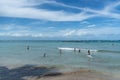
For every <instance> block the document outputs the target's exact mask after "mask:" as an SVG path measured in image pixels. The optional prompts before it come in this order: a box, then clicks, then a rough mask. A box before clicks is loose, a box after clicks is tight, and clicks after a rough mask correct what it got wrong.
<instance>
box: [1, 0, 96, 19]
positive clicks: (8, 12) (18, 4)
mask: <svg viewBox="0 0 120 80" xmlns="http://www.w3.org/2000/svg"><path fill="white" fill-rule="evenodd" d="M44 3H49V4H60V5H61V6H63V5H64V6H65V7H67V6H69V5H65V4H62V3H57V2H55V1H48V0H45V1H43V0H35V1H34V0H30V1H28V0H4V1H0V16H6V17H20V18H32V19H40V20H49V21H82V20H85V19H88V18H91V17H94V16H95V15H92V14H87V13H86V12H84V11H83V12H82V13H76V14H75V13H68V12H65V11H50V10H45V9H41V8H39V9H37V8H35V7H34V6H35V5H41V4H44ZM69 7H70V6H69ZM72 7H73V6H72ZM72 7H71V8H72Z"/></svg>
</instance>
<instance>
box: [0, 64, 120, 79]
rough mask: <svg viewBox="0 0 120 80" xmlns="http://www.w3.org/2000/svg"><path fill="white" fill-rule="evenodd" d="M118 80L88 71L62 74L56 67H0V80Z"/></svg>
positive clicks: (105, 74)
mask: <svg viewBox="0 0 120 80" xmlns="http://www.w3.org/2000/svg"><path fill="white" fill-rule="evenodd" d="M23 79H24V80H119V79H120V78H119V79H117V78H115V77H113V76H112V75H109V74H107V73H102V72H98V71H95V70H89V69H85V68H83V69H79V70H76V71H68V72H62V71H61V70H59V69H58V68H57V67H54V66H52V67H48V66H33V65H24V66H20V67H18V66H16V68H15V67H14V68H8V67H5V66H0V80H23Z"/></svg>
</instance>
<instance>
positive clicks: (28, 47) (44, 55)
mask: <svg viewBox="0 0 120 80" xmlns="http://www.w3.org/2000/svg"><path fill="white" fill-rule="evenodd" d="M29 49H30V46H27V50H29ZM59 51H60V55H61V54H62V50H61V49H59ZM75 51H76V48H74V52H75ZM78 52H79V53H80V52H81V50H80V49H79V50H78ZM88 55H91V53H90V50H88ZM43 57H46V53H44V54H43Z"/></svg>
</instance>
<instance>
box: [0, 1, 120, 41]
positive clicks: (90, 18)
mask: <svg viewBox="0 0 120 80" xmlns="http://www.w3.org/2000/svg"><path fill="white" fill-rule="evenodd" d="M119 35H120V0H0V39H2V40H4V39H38V40H39V39H53V40H56V39H63V40H64V39H65V40H69V39H71V40H118V39H120V36H119Z"/></svg>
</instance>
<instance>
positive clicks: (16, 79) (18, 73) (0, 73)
mask: <svg viewBox="0 0 120 80" xmlns="http://www.w3.org/2000/svg"><path fill="white" fill-rule="evenodd" d="M55 69H56V68H55V67H51V68H47V67H35V66H32V65H25V66H22V67H19V68H14V69H8V68H7V67H4V66H0V80H25V79H24V77H29V76H32V77H37V78H40V77H44V76H59V75H62V73H60V72H52V70H55Z"/></svg>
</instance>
